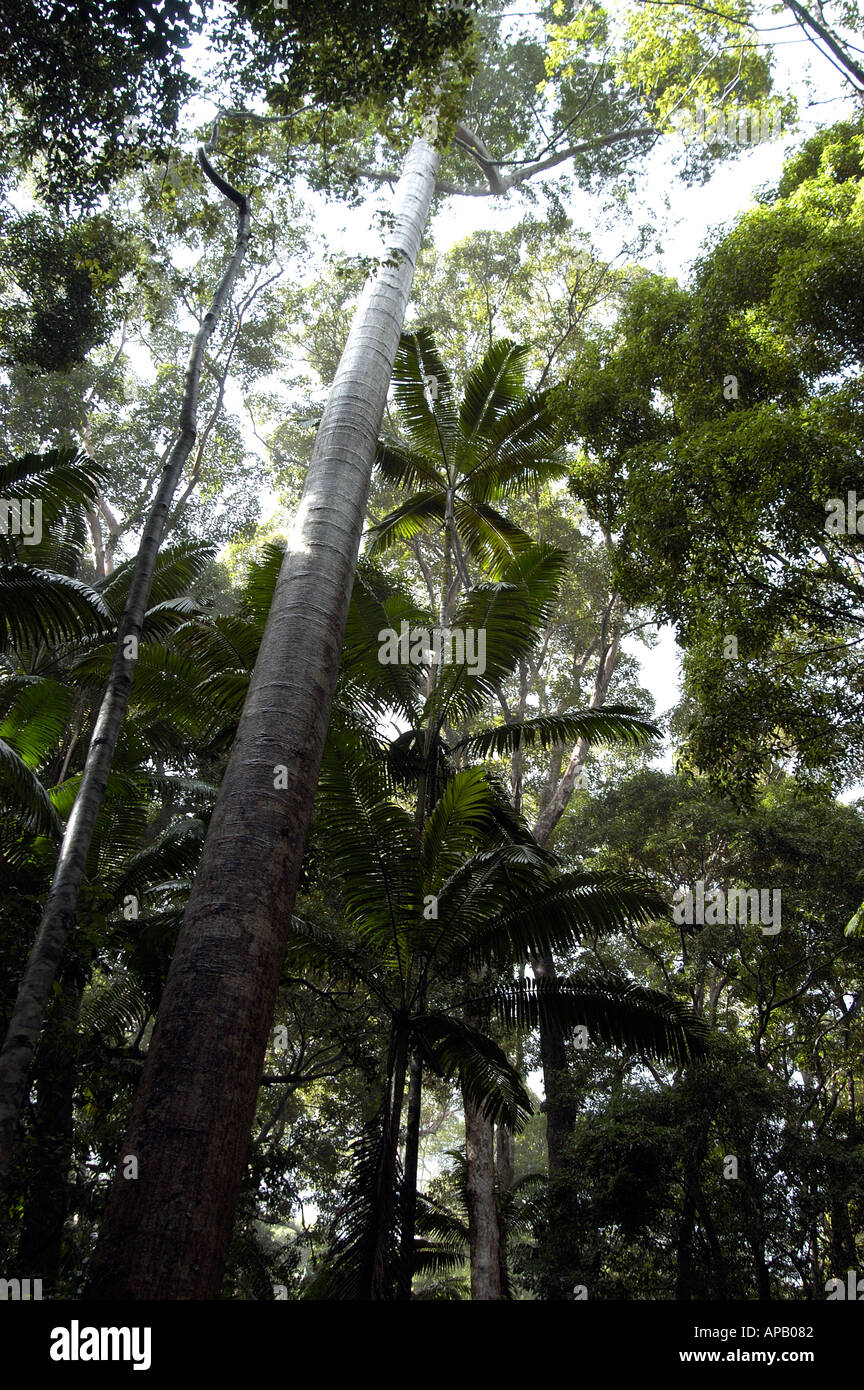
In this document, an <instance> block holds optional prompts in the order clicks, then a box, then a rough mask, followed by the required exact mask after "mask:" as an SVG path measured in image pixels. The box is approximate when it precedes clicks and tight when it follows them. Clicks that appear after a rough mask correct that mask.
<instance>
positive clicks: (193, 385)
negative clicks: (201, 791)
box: [0, 150, 251, 1190]
mask: <svg viewBox="0 0 864 1390" xmlns="http://www.w3.org/2000/svg"><path fill="white" fill-rule="evenodd" d="M199 160H200V163H201V167H202V169H203V170H204V172H205V174H207V177H208V178H209V179H210V181H211V182H212V183H214V184H215V185H216V187H217V188H219V190H220V191H221V192H222V193H224V194H225V196H226V197H228V198H230V199H231V200H232V202H234V203H236V204H237V207H238V209H239V212H238V225H237V240H236V244H235V249H234V254H233V255H232V257H231V260H230V261H229V263H228V266H227V268H226V270H225V273H224V275H223V276H222V280H221V282H220V284H219V287H218V289H217V291H216V293H215V295H214V296H213V302H212V304H211V305H210V309H209V312H208V313H207V314H206V315H205V317H204V319H203V321H202V323H201V326H200V328H199V329H198V332H197V333H196V334H195V338H194V340H193V343H192V348H191V351H190V353H189V361H188V364H187V367H186V377H185V383H184V390H183V400H182V403H181V406H180V428H179V433H178V436H177V439H176V440H175V442H174V445H173V447H172V449H171V452H170V453H169V455H168V458H167V460H166V462H165V465H164V467H163V469H162V478H161V481H160V483H159V487H158V490H157V492H156V496H155V497H154V499H153V503H152V505H151V507H150V511H149V514H148V517H147V522H146V525H145V527H144V533H143V535H142V537H141V544H140V546H139V548H138V555H137V557H136V560H135V568H134V570H133V574H132V582H131V584H130V587H129V595H128V597H127V599H126V604H125V606H124V609H123V615H122V617H121V619H120V623H119V626H118V630H117V643H116V646H115V649H114V661H113V663H112V666H111V675H110V677H109V680H108V686H107V688H106V691H105V695H104V697H103V699H102V704H101V706H100V709H99V714H98V717H97V720H96V727H95V728H94V730H93V737H92V739H91V741H90V747H89V749H88V751H87V758H86V761H85V764H84V773H83V776H82V779H81V786H80V789H79V792H78V796H77V798H76V800H75V805H74V806H73V808H72V813H71V815H70V817H69V821H68V824H67V826H66V833H65V834H64V836H63V843H62V845H61V847H60V855H59V858H58V860H57V867H56V870H55V873H54V881H53V883H52V885H51V892H50V894H49V897H48V902H47V904H46V907H45V913H44V916H43V918H42V923H41V926H40V928H39V932H38V935H37V937H36V941H35V943H34V945H33V949H32V951H31V953H30V958H29V960H28V962H27V966H26V969H25V971H24V975H23V978H22V980H21V984H20V986H19V989H18V997H17V999H16V1001H15V1008H14V1010H13V1013H12V1018H11V1021H10V1024H9V1029H8V1032H7V1035H6V1041H5V1043H4V1045H3V1050H2V1052H0V1190H3V1188H4V1187H5V1184H6V1179H7V1177H8V1173H9V1164H10V1161H11V1155H12V1146H13V1144H14V1140H15V1132H16V1125H17V1119H18V1115H19V1113H20V1110H21V1106H22V1105H23V1103H24V1098H25V1096H26V1094H27V1084H28V1081H29V1078H30V1070H31V1066H32V1062H33V1054H34V1052H35V1049H36V1043H37V1041H38V1038H39V1031H40V1029H41V1027H42V1022H43V1019H44V1018H45V1011H46V1009H47V1007H48V1001H49V999H50V996H51V988H52V985H53V983H54V977H55V974H56V972H57V966H58V963H59V961H60V957H61V955H62V953H63V947H64V945H65V943H66V940H67V937H68V935H69V933H70V931H71V930H72V928H73V927H74V925H75V920H76V915H77V909H78V893H79V890H80V887H81V883H82V881H83V878H84V873H85V868H86V864H87V854H88V851H89V849H90V842H91V839H92V836H93V830H94V827H95V825H96V821H97V818H98V816H99V812H100V811H101V809H102V803H103V799H104V796H105V788H106V786H107V784H108V775H109V772H110V770H111V763H112V760H113V757H114V749H115V748H116V746H117V738H118V736H119V733H120V728H121V726H122V723H123V718H124V716H125V714H126V709H127V706H128V703H129V693H130V691H131V689H132V678H133V676H134V673H135V663H136V658H137V643H138V639H139V638H140V635H141V628H142V624H143V621H144V615H145V613H146V611H147V604H148V601H149V598H150V589H151V586H152V582H153V572H154V570H155V567H156V558H157V556H158V553H159V547H160V545H161V542H162V536H163V534H164V530H165V522H166V519H167V517H168V512H169V509H170V506H171V501H172V499H173V496H174V492H175V490H176V488H177V484H178V481H179V479H180V474H181V473H182V470H183V465H184V464H185V462H186V459H187V458H188V456H189V452H190V450H191V448H192V445H193V444H194V443H195V437H196V419H197V413H198V388H199V383H200V379H201V365H202V362H203V358H204V349H205V347H206V345H207V343H208V341H209V339H210V337H211V335H212V333H213V329H214V328H215V326H216V322H217V320H218V318H219V315H220V313H221V311H222V308H223V306H224V304H225V301H226V300H227V298H228V296H229V294H230V292H231V288H232V286H233V284H234V281H235V279H236V277H237V272H238V270H239V268H240V265H241V263H242V260H243V257H244V255H245V254H246V248H247V246H248V244H249V227H250V221H251V210H250V205H249V202H248V200H247V199H246V198H245V197H243V196H242V194H240V193H237V192H236V190H234V189H232V188H230V187H229V185H228V184H226V183H225V182H224V180H223V179H222V178H220V176H219V175H218V174H216V173H215V171H214V170H213V169H212V168H211V167H210V164H209V162H208V160H207V157H206V155H205V154H204V152H203V150H201V151H199ZM130 639H132V640H131V641H130Z"/></svg>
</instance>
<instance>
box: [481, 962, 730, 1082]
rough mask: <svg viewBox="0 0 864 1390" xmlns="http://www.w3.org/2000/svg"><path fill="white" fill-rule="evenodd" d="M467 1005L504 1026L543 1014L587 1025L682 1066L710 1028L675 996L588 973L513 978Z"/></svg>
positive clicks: (526, 1023)
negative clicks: (492, 1016)
mask: <svg viewBox="0 0 864 1390" xmlns="http://www.w3.org/2000/svg"><path fill="white" fill-rule="evenodd" d="M470 1008H471V1009H472V1010H474V1009H476V1010H477V1011H478V1013H479V1012H483V1013H485V1014H488V1013H494V1014H496V1015H497V1017H498V1018H500V1019H501V1020H502V1022H504V1023H505V1024H506V1025H507V1026H508V1027H520V1028H536V1027H538V1026H539V1024H540V1021H541V1019H542V1020H544V1021H545V1022H548V1023H551V1024H555V1025H557V1026H558V1027H560V1028H563V1029H565V1030H567V1031H572V1030H574V1029H575V1028H578V1027H584V1028H586V1029H587V1031H588V1034H589V1036H590V1037H592V1038H596V1039H599V1040H600V1041H601V1042H603V1043H604V1044H606V1045H607V1046H610V1045H611V1046H614V1047H621V1048H624V1049H625V1050H626V1051H629V1052H635V1053H636V1054H637V1055H638V1056H641V1057H654V1058H658V1059H661V1060H663V1061H668V1062H673V1063H675V1064H676V1065H677V1066H683V1065H684V1064H685V1063H686V1062H688V1061H690V1060H692V1059H693V1058H695V1057H700V1056H703V1055H705V1053H706V1052H707V1050H708V1043H709V1038H710V1032H709V1029H708V1028H707V1026H706V1025H705V1023H704V1022H703V1021H702V1019H700V1018H697V1016H696V1015H695V1014H694V1013H693V1011H692V1010H691V1009H689V1008H687V1006H686V1005H684V1004H682V1003H680V1002H679V1001H678V1000H677V999H673V998H671V996H669V995H667V994H662V993H661V992H660V991H659V990H654V989H645V988H643V986H641V985H638V984H635V983H633V982H632V981H630V980H623V979H618V978H616V977H615V976H611V975H606V974H603V975H600V974H596V975H592V974H590V973H588V972H585V974H582V975H573V976H571V977H569V978H567V979H565V978H559V979H557V980H546V979H540V980H515V981H513V982H512V983H510V984H507V985H502V986H500V987H499V988H497V989H494V990H490V991H489V992H488V993H486V994H485V995H477V996H472V997H471V1000H470Z"/></svg>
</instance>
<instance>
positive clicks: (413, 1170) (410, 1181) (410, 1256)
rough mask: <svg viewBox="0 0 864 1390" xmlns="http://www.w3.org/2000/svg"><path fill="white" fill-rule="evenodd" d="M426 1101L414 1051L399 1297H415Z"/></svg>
mask: <svg viewBox="0 0 864 1390" xmlns="http://www.w3.org/2000/svg"><path fill="white" fill-rule="evenodd" d="M422 1102H423V1062H422V1059H421V1057H420V1055H419V1053H418V1052H416V1051H415V1052H412V1054H411V1069H410V1072H409V1075H408V1104H407V1107H406V1112H405V1157H404V1159H403V1162H402V1233H401V1242H400V1251H399V1297H400V1299H408V1298H410V1297H411V1285H412V1282H413V1279H414V1225H415V1222H416V1219H417V1164H418V1159H419V1156H420V1111H421V1106H422Z"/></svg>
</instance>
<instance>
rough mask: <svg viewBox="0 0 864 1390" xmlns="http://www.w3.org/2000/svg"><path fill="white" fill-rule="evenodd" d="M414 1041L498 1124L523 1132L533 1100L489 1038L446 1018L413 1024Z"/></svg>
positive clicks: (422, 1019) (435, 1066)
mask: <svg viewBox="0 0 864 1390" xmlns="http://www.w3.org/2000/svg"><path fill="white" fill-rule="evenodd" d="M411 1031H412V1037H413V1038H414V1040H415V1042H416V1044H417V1045H418V1047H419V1048H420V1050H421V1051H422V1053H423V1056H424V1059H425V1060H426V1062H427V1063H428V1064H429V1066H430V1067H431V1068H432V1070H433V1071H435V1072H437V1074H438V1075H439V1076H443V1077H445V1078H446V1079H447V1080H454V1079H455V1078H456V1077H458V1078H459V1081H460V1082H461V1085H462V1089H463V1091H464V1093H465V1094H466V1095H467V1096H469V1097H470V1098H471V1100H472V1101H473V1102H474V1104H475V1105H476V1106H477V1107H478V1109H479V1110H480V1111H481V1112H482V1114H483V1115H485V1116H486V1118H487V1119H489V1120H492V1121H493V1122H494V1123H496V1124H505V1125H507V1127H508V1128H509V1129H512V1130H515V1131H519V1130H521V1129H522V1128H524V1125H525V1123H526V1121H527V1120H528V1118H529V1116H530V1115H531V1111H532V1106H531V1097H530V1096H529V1095H528V1092H527V1091H526V1090H525V1087H524V1085H523V1084H522V1078H521V1077H520V1075H519V1073H518V1072H517V1070H516V1068H515V1067H514V1066H513V1064H512V1063H511V1062H510V1061H509V1059H508V1057H507V1056H506V1054H505V1053H504V1052H503V1051H502V1050H501V1048H500V1047H499V1046H498V1044H497V1043H496V1042H494V1041H493V1040H492V1038H490V1037H488V1036H487V1035H486V1034H485V1033H483V1032H481V1031H480V1029H479V1028H475V1027H473V1026H472V1025H471V1024H469V1023H466V1022H465V1020H464V1019H459V1018H454V1017H452V1016H451V1015H449V1014H444V1013H428V1014H423V1015H421V1016H419V1017H416V1018H413V1019H412V1020H411Z"/></svg>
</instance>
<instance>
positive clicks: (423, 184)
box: [90, 139, 439, 1299]
mask: <svg viewBox="0 0 864 1390" xmlns="http://www.w3.org/2000/svg"><path fill="white" fill-rule="evenodd" d="M438 162H439V156H438V154H437V152H436V151H435V149H434V148H433V147H432V146H431V145H430V144H429V143H428V142H427V141H426V140H424V139H420V140H417V141H416V142H415V143H414V145H413V146H412V148H411V150H410V152H409V154H408V157H407V160H406V163H405V168H404V171H403V174H402V177H401V179H400V182H399V187H398V189H397V194H396V200H395V210H396V218H395V223H394V228H393V232H392V240H391V244H390V251H389V254H388V255H387V257H386V259H385V260H384V261H383V262H382V264H381V265H380V267H379V270H378V272H377V274H376V276H375V277H374V278H372V279H371V280H370V282H369V283H368V284H367V287H366V291H365V292H364V296H363V299H362V300H361V303H360V305H359V307H358V310H357V313H356V315H355V318H354V323H353V325H352V328H351V332H350V334H349V337H348V342H347V344H346V346H345V350H344V352H343V354H342V358H341V361H340V363H339V367H338V369H337V372H336V377H335V380H334V382H333V387H332V390H331V392H330V397H329V400H328V403H327V407H326V409H325V411H324V416H323V419H322V421H321V425H320V427H319V430H318V435H317V438H316V441H315V447H314V449H313V452H312V458H311V461H310V464H309V470H308V473H307V476H306V483H305V486H304V489H303V495H302V497H301V499H300V504H299V507H298V510H297V514H296V517H295V520H294V525H293V528H292V531H291V535H290V537H289V540H288V545H287V549H286V554H285V560H284V563H283V566H282V570H281V573H280V575H279V581H278V583H277V586H276V592H275V594H274V597H273V603H272V606H271V609H270V614H269V617H268V620H267V626H266V629H265V632H264V637H263V639H262V642H261V648H260V651H259V653H258V660H257V662H256V664H255V670H254V672H253V675H252V680H251V682H250V687H249V693H248V695H247V697H246V703H245V706H244V709H243V714H242V717H241V720H240V726H239V730H238V733H237V738H236V740H235V743H234V747H233V749H232V752H231V757H230V759H229V763H228V768H227V771H226V773H225V777H224V779H223V782H222V786H221V788H220V791H219V797H218V800H217V803H216V807H215V809H214V812H213V816H212V819H211V822H210V828H209V830H208V833H207V838H206V840H205V843H204V850H203V854H202V858H201V864H200V867H199V869H198V874H197V876H196V879H195V884H194V887H193V890H192V894H191V896H190V899H189V905H188V907H187V910H186V916H185V920H184V924H183V928H182V930H181V932H180V936H179V939H178V942H177V947H176V950H175V953H174V958H173V960H172V963H171V969H170V972H169V976H168V981H167V984H166V987H165V992H164V995H163V998H162V1004H161V1007H160V1010H159V1017H158V1021H157V1024H156V1028H155V1030H154V1035H153V1040H152V1043H151V1046H150V1051H149V1054H148V1058H147V1064H146V1066H145V1069H144V1075H143V1077H142V1080H141V1085H140V1087H139V1091H138V1095H137V1098H136V1102H135V1107H134V1110H133V1115H132V1121H131V1126H130V1131H129V1135H128V1137H127V1140H126V1144H125V1146H124V1153H128V1154H134V1155H136V1156H137V1158H138V1171H139V1178H138V1180H137V1181H135V1182H133V1181H126V1180H124V1179H123V1177H122V1175H121V1174H120V1172H119V1171H118V1176H117V1178H116V1179H115V1183H114V1187H113V1190H112V1193H111V1196H110V1198H109V1202H108V1207H107V1211H106V1214H105V1219H104V1221H103V1225H102V1230H101V1233H100V1239H99V1244H98V1246H97V1250H96V1253H95V1256H94V1263H93V1277H92V1284H91V1288H90V1296H92V1297H97V1298H100V1297H102V1298H126V1299H129V1298H132V1299H147V1298H161V1299H194V1298H216V1297H217V1296H218V1294H219V1287H220V1282H221V1278H222V1271H223V1268H224V1264H225V1258H226V1253H227V1250H228V1244H229V1241H230V1236H231V1227H232V1221H233V1215H234V1208H235V1206H236V1202H237V1196H238V1193H239V1190H240V1184H241V1179H242V1175H243V1167H244V1163H245V1159H246V1149H247V1144H248V1139H249V1133H250V1129H251V1126H252V1122H253V1119H254V1113H255V1103H256V1097H257V1093H258V1086H259V1082H260V1077H261V1072H262V1065H263V1061H264V1054H265V1050H266V1046H267V1039H268V1034H269V1029H270V1024H271V1021H272V1016H273V1010H274V1007H275V1002H276V995H277V990H278V985H279V976H280V973H281V969H282V963H283V958H284V952H285V941H286V934H287V930H288V925H289V922H290V918H291V911H292V908H293V905H294V897H295V894H296V889H297V879H298V875H299V871H300V864H301V860H302V857H303V850H304V845H305V839H306V832H307V828H308V824H309V819H310V815H311V811H312V803H313V798H314V794H315V786H316V782H317V778H318V772H319V769H320V764H321V756H322V753H323V749H324V740H325V737H326V733H327V724H328V719H329V714H330V706H331V704H332V700H333V692H334V689H335V685H336V678H337V675H338V668H339V656H340V651H341V647H342V641H343V635H344V630H345V621H346V616H347V610H348V603H349V598H350V594H351V587H352V583H353V579H354V571H355V568H356V562H357V552H358V549H359V544H360V536H361V532H362V528H363V521H364V516H365V509H366V501H367V497H368V493H369V485H370V481H371V476H372V468H373V464H374V458H375V449H376V445H377V439H378V431H379V428H380V424H381V418H382V416H383V413H384V405H385V402H386V397H387V389H388V386H389V382H390V375H391V372H392V369H393V362H394V359H395V356H396V349H397V347H398V343H399V335H400V332H401V329H402V323H403V319H404V315H405V309H406V306H407V302H408V296H409V293H410V289H411V282H412V280H413V276H414V266H415V262H416V259H417V255H418V252H419V249H420V243H421V240H422V236H423V229H424V227H425V225H426V220H427V217H428V213H429V208H430V205H431V201H432V196H433V193H434V188H435V175H436V172H437V168H438ZM277 769H279V774H278V776H277V775H276V773H277ZM178 1058H182V1060H183V1065H182V1067H181V1068H178Z"/></svg>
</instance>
